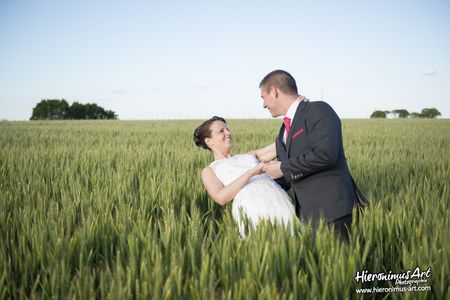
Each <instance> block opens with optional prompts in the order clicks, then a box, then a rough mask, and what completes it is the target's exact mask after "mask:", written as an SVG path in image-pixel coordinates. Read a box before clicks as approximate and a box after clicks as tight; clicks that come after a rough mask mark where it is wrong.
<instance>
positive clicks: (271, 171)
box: [255, 160, 283, 179]
mask: <svg viewBox="0 0 450 300" xmlns="http://www.w3.org/2000/svg"><path fill="white" fill-rule="evenodd" d="M255 169H256V170H255V171H257V172H256V174H261V173H266V174H267V175H269V176H270V177H272V179H277V178H280V177H282V176H283V173H281V161H278V160H272V161H269V162H260V163H259V165H258V166H256V168H255Z"/></svg>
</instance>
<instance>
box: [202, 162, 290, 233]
mask: <svg viewBox="0 0 450 300" xmlns="http://www.w3.org/2000/svg"><path fill="white" fill-rule="evenodd" d="M258 164H259V161H258V160H257V159H256V157H255V156H254V155H252V154H238V155H235V156H232V157H229V158H224V159H220V160H216V161H214V162H212V163H211V164H210V167H211V168H212V169H213V170H214V172H215V174H216V176H217V178H218V179H219V180H220V181H221V182H222V184H223V185H224V186H227V185H229V184H230V183H232V182H233V181H235V180H236V179H237V178H238V177H239V176H241V175H242V174H244V173H245V172H246V171H248V170H250V169H252V168H254V167H256V166H257V165H258ZM232 205H233V206H232V210H231V211H232V215H233V218H234V219H235V220H236V222H237V223H238V226H239V233H240V235H241V236H242V237H245V229H244V227H245V226H244V222H243V220H244V218H245V216H246V217H247V218H248V219H249V220H250V221H251V224H252V225H253V227H254V228H256V226H257V225H258V222H259V221H260V220H261V219H264V220H270V221H271V222H272V223H279V224H284V225H285V226H286V225H288V224H290V226H292V224H293V221H294V218H295V209H294V206H293V204H292V202H291V199H290V198H289V196H288V194H287V193H286V192H285V191H284V190H283V189H282V188H281V187H280V186H279V185H278V184H277V183H276V182H275V181H274V180H273V179H272V178H271V177H270V176H269V175H267V174H261V175H255V176H253V177H252V178H250V180H249V181H248V182H247V184H246V185H245V186H244V187H243V188H242V189H241V190H240V191H239V192H238V193H237V194H236V196H235V198H234V200H233V204H232ZM241 210H242V212H243V213H244V214H245V216H244V215H241V213H240V211H241Z"/></svg>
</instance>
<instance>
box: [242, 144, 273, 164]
mask: <svg viewBox="0 0 450 300" xmlns="http://www.w3.org/2000/svg"><path fill="white" fill-rule="evenodd" d="M249 154H254V155H255V156H256V158H257V159H258V160H259V161H271V160H273V159H275V158H276V157H277V150H276V148H275V143H272V144H270V145H268V146H266V147H263V148H260V149H256V150H254V151H250V152H249Z"/></svg>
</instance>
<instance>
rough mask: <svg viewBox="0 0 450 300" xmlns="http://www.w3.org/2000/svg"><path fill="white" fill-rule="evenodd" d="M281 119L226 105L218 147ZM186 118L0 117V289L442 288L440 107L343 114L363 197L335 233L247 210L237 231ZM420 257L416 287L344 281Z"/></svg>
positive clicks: (448, 178) (317, 291)
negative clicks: (389, 115)
mask: <svg viewBox="0 0 450 300" xmlns="http://www.w3.org/2000/svg"><path fill="white" fill-rule="evenodd" d="M280 122H281V121H280V120H230V121H229V127H230V129H231V131H232V134H233V136H234V150H233V153H235V154H237V153H242V152H246V151H249V150H252V149H255V148H258V147H262V146H265V145H267V144H269V143H271V142H273V141H274V139H275V136H276V134H277V132H278V129H279V125H280ZM200 123H201V121H200V120H198V121H65V122H63V121H45V122H41V121H34V122H0V191H1V194H0V298H1V299H12V298H42V299H63V298H74V299H93V298H97V299H99V298H107V299H130V298H131V299H149V298H154V299H172V298H188V299H213V298H217V299H305V298H309V299H348V298H358V299H359V298H362V297H364V298H373V297H379V298H382V297H390V298H394V299H396V298H402V299H417V298H419V299H420V298H423V299H428V298H434V299H444V298H446V297H448V294H449V282H450V280H449V270H450V268H449V256H450V250H449V249H450V243H449V236H450V230H449V229H450V227H449V220H450V216H449V209H448V207H449V205H450V201H449V199H450V197H449V196H450V190H449V189H450V184H449V183H450V120H344V121H343V125H342V126H343V134H344V145H345V151H346V157H347V160H348V163H349V166H350V169H351V172H352V174H353V177H354V178H355V180H356V182H357V183H358V185H359V187H360V189H361V190H362V191H363V192H364V194H365V195H366V196H367V198H369V200H370V207H369V208H368V209H367V210H366V211H365V212H364V213H363V214H362V215H360V216H359V220H354V224H353V229H352V232H351V235H350V241H349V243H348V244H346V243H342V242H340V241H339V239H338V238H337V237H336V236H335V235H334V233H333V232H332V231H331V230H329V229H328V228H327V227H321V228H320V229H319V230H318V231H317V232H316V233H314V232H313V231H312V230H311V229H310V228H309V227H308V226H305V225H302V224H295V225H296V229H297V230H296V231H295V233H294V234H291V233H290V232H288V231H285V230H284V229H283V228H282V227H278V226H274V225H271V224H262V225H261V226H259V227H258V229H257V230H256V231H254V230H251V231H250V233H249V234H248V236H247V238H246V239H244V240H242V239H241V238H240V237H239V234H238V230H237V225H236V224H235V222H234V220H233V218H232V216H231V204H229V205H227V206H225V207H221V206H218V205H216V204H214V202H213V201H212V199H211V198H210V197H208V195H207V193H206V191H205V190H204V188H203V185H202V182H201V178H200V173H201V170H202V168H203V167H204V166H206V165H208V164H209V163H210V162H211V161H212V155H211V154H210V153H209V152H208V151H206V150H203V149H199V148H196V147H195V145H194V143H193V140H192V133H193V131H194V128H195V127H197V126H198V125H199V124H200ZM416 267H419V268H420V269H421V270H422V271H426V270H427V269H428V268H430V270H431V271H430V272H431V276H430V277H429V278H427V280H428V281H427V283H424V284H422V285H429V286H431V291H423V292H391V293H389V292H388V293H382V294H374V293H369V294H358V293H357V292H356V289H357V288H358V289H359V288H372V287H377V288H388V287H395V281H371V282H365V283H361V282H356V280H355V276H356V273H357V272H358V271H359V272H362V271H363V270H367V271H369V272H370V273H381V272H384V273H386V274H387V273H389V272H392V273H402V272H406V271H407V270H414V269H415V268H416Z"/></svg>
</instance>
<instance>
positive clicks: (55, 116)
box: [30, 99, 117, 120]
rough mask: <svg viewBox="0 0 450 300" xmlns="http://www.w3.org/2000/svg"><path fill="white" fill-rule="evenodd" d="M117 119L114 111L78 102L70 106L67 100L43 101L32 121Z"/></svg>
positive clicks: (37, 107) (34, 113) (35, 110)
mask: <svg viewBox="0 0 450 300" xmlns="http://www.w3.org/2000/svg"><path fill="white" fill-rule="evenodd" d="M89 119H113V120H115V119H117V115H116V113H115V112H113V111H112V110H105V109H104V108H103V107H101V106H98V105H97V104H95V103H86V104H82V103H79V102H77V101H75V102H74V103H72V105H69V103H67V101H66V100H65V99H62V100H59V99H45V100H41V102H39V103H38V104H37V105H36V106H35V107H34V108H33V114H32V116H31V118H30V120H89Z"/></svg>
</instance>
